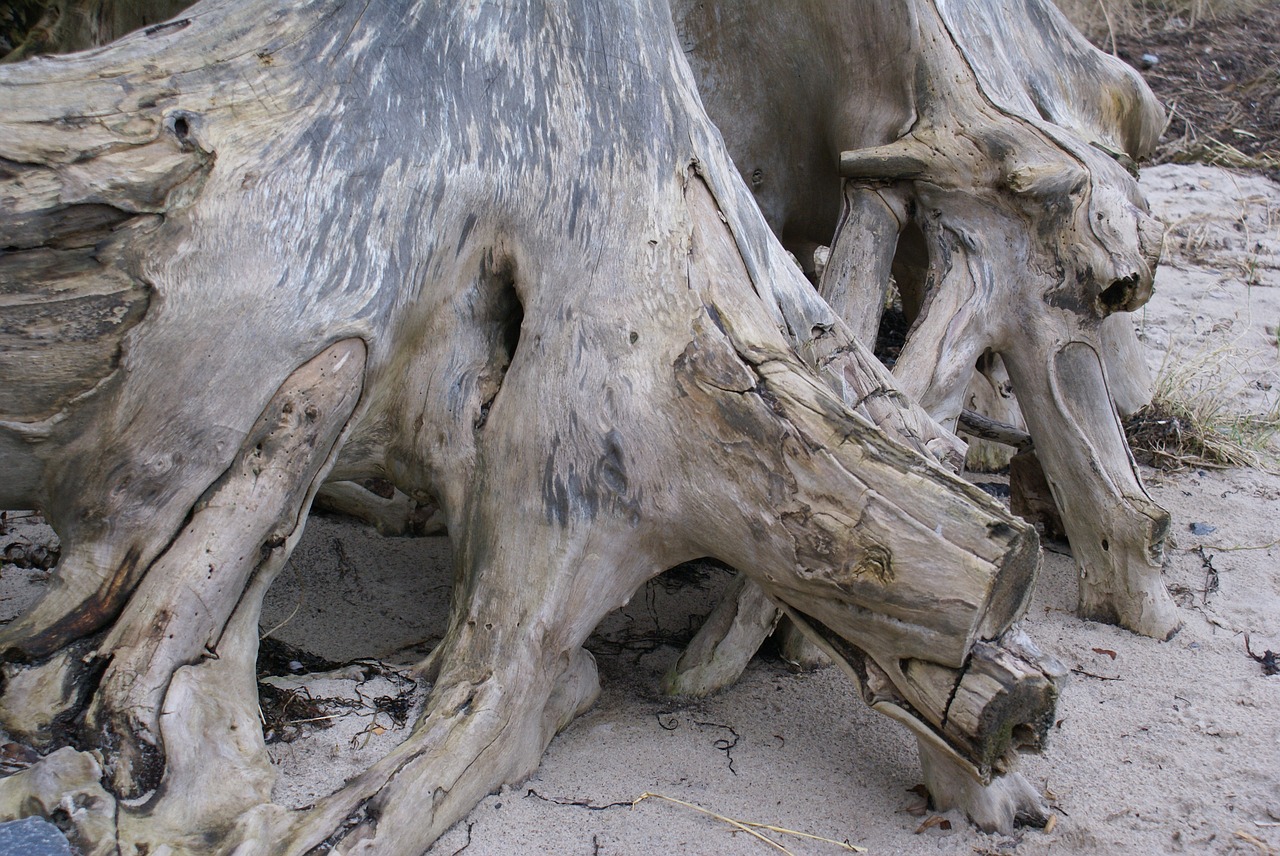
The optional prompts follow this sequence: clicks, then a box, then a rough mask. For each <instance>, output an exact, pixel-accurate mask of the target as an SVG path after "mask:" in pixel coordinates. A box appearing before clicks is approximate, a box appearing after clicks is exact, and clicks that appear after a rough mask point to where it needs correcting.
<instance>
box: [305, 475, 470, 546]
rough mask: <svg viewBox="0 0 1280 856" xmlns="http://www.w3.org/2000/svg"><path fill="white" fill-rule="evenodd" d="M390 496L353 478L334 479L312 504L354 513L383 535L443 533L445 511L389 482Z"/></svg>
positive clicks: (326, 509) (340, 511) (325, 484)
mask: <svg viewBox="0 0 1280 856" xmlns="http://www.w3.org/2000/svg"><path fill="white" fill-rule="evenodd" d="M387 486H388V487H390V488H391V490H390V493H391V495H390V496H384V495H382V493H376V492H374V491H371V490H368V489H366V488H365V487H364V486H363V485H361V484H358V483H356V482H353V481H331V482H325V483H324V484H323V485H321V486H320V492H319V493H317V494H316V499H315V502H314V503H313V504H312V507H313V508H314V509H316V510H319V511H328V512H332V513H335V514H343V515H346V516H347V517H354V518H355V519H356V520H359V521H361V522H363V523H367V524H369V525H370V526H372V527H373V528H374V529H377V530H378V534H380V535H441V534H443V533H444V531H445V523H444V515H443V514H442V513H441V512H440V510H439V509H438V508H436V507H435V506H433V505H431V504H426V505H424V504H422V503H420V502H418V501H416V500H415V499H413V497H411V496H407V495H406V494H404V493H402V492H401V491H399V490H397V489H396V488H394V487H391V485H390V483H388V484H387Z"/></svg>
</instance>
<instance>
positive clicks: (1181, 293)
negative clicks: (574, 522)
mask: <svg viewBox="0 0 1280 856" xmlns="http://www.w3.org/2000/svg"><path fill="white" fill-rule="evenodd" d="M1143 185H1144V187H1145V188H1146V191H1147V193H1148V196H1149V198H1150V200H1151V203H1152V206H1153V210H1154V211H1155V213H1156V214H1157V215H1158V216H1159V217H1161V219H1163V220H1165V221H1166V222H1167V223H1169V224H1170V229H1171V231H1170V237H1169V243H1168V247H1167V251H1166V263H1165V265H1164V266H1163V267H1162V268H1161V270H1160V272H1159V275H1158V276H1157V287H1156V295H1155V297H1153V299H1152V300H1151V303H1150V305H1149V306H1148V307H1147V308H1145V309H1144V310H1142V311H1140V312H1139V313H1137V314H1136V315H1135V316H1134V321H1135V323H1136V324H1137V327H1138V330H1139V334H1140V337H1141V339H1142V341H1143V342H1144V344H1145V346H1146V348H1147V356H1148V360H1149V363H1150V366H1151V368H1152V371H1153V372H1158V373H1161V375H1162V379H1163V382H1165V383H1175V384H1181V385H1182V386H1183V387H1184V389H1183V391H1184V392H1188V391H1191V392H1194V391H1195V389H1196V387H1195V384H1203V385H1204V386H1203V389H1204V390H1207V392H1206V393H1205V394H1206V395H1211V396H1212V397H1213V398H1214V399H1215V400H1220V401H1223V402H1225V403H1226V404H1227V405H1229V407H1231V408H1233V409H1234V410H1236V411H1239V412H1246V411H1260V410H1265V409H1266V408H1267V407H1270V406H1273V405H1274V403H1275V401H1276V398H1277V394H1278V391H1280V387H1277V386H1273V384H1280V359H1278V357H1280V350H1278V341H1277V330H1276V324H1277V321H1280V185H1276V184H1274V183H1272V182H1269V181H1267V180H1266V179H1262V178H1257V177H1248V176H1241V175H1235V174H1232V173H1228V172H1225V171H1222V170H1217V169H1213V168H1208V167H1182V166H1161V167H1156V168H1152V169H1150V170H1147V171H1146V172H1145V173H1144V178H1143ZM1201 364H1203V370H1200V369H1198V367H1199V366H1201ZM1143 477H1144V479H1145V481H1146V484H1147V486H1148V488H1149V490H1150V492H1151V494H1152V496H1153V498H1154V499H1155V500H1156V501H1157V502H1159V503H1160V504H1161V505H1163V506H1164V507H1165V508H1167V509H1169V511H1170V512H1172V514H1173V517H1174V521H1175V523H1174V538H1173V543H1172V544H1171V545H1170V546H1169V549H1168V563H1167V568H1166V575H1167V583H1168V584H1169V586H1170V588H1171V590H1172V591H1174V592H1175V595H1176V598H1177V600H1178V603H1179V605H1180V607H1181V608H1180V613H1181V617H1182V619H1183V622H1184V628H1183V630H1182V631H1181V632H1180V633H1179V634H1178V635H1177V636H1176V637H1175V638H1174V639H1173V640H1172V641H1170V642H1165V643H1161V642H1156V641H1153V640H1150V639H1145V638H1140V637H1137V636H1133V635H1131V634H1129V633H1127V632H1125V631H1123V630H1119V629H1117V628H1114V627H1109V626H1105V625H1100V624H1095V623H1092V622H1086V621H1081V620H1079V619H1077V618H1076V617H1075V616H1074V614H1073V606H1074V602H1075V597H1076V595H1075V581H1074V577H1075V569H1074V565H1073V563H1072V561H1071V559H1070V558H1069V557H1068V556H1066V555H1063V554H1061V553H1056V552H1052V551H1050V552H1047V553H1046V555H1045V561H1044V568H1043V571H1042V574H1041V578H1040V583H1039V587H1038V589H1037V592H1036V596H1035V599H1034V601H1033V603H1032V606H1031V608H1030V611H1029V613H1028V615H1027V618H1026V619H1025V623H1026V626H1027V628H1028V630H1029V632H1030V634H1031V635H1032V637H1033V638H1034V639H1035V640H1036V641H1037V642H1038V643H1039V644H1040V645H1041V647H1042V648H1044V649H1045V650H1046V651H1047V652H1048V653H1050V654H1053V655H1054V656H1056V657H1057V658H1059V659H1060V660H1061V661H1062V662H1063V663H1064V664H1066V665H1067V666H1068V667H1069V668H1071V669H1072V672H1073V674H1072V675H1071V677H1070V680H1069V682H1068V684H1067V686H1066V687H1065V690H1064V692H1063V696H1062V700H1061V703H1060V707H1059V713H1058V719H1059V721H1058V722H1057V724H1056V727H1055V729H1054V733H1053V738H1052V743H1051V745H1050V747H1049V749H1048V750H1047V751H1046V752H1045V754H1043V755H1042V756H1033V757H1028V758H1027V759H1026V761H1025V763H1024V771H1025V773H1026V775H1027V776H1028V777H1029V778H1030V780H1031V781H1032V782H1033V783H1034V784H1035V785H1036V786H1037V787H1040V788H1042V789H1043V790H1044V791H1045V793H1046V795H1047V796H1049V797H1050V799H1051V802H1052V805H1053V807H1054V814H1055V824H1054V826H1053V828H1052V829H1051V830H1050V831H1048V832H1044V831H1039V830H1024V831H1020V832H1018V833H1016V834H1014V835H986V834H982V833H980V832H978V831H976V830H975V829H974V828H972V827H971V826H970V825H969V824H968V823H967V822H966V821H965V820H964V818H963V817H960V816H958V815H956V814H954V813H951V814H947V815H943V816H941V818H938V819H934V815H932V813H929V812H925V813H923V814H922V813H921V811H920V805H919V804H920V798H919V797H918V796H917V795H916V794H915V793H914V792H912V790H911V789H912V788H913V787H914V786H915V785H917V784H919V783H920V781H921V778H920V772H919V767H918V763H917V761H916V758H915V750H914V741H913V740H912V739H911V738H910V737H909V736H908V735H907V733H906V732H905V731H904V730H903V729H902V728H900V727H899V726H896V725H895V724H893V723H892V722H890V721H888V720H887V719H885V718H883V717H880V716H878V715H876V714H873V713H871V712H870V711H869V710H867V709H866V708H865V707H864V706H863V705H862V704H861V702H860V701H858V699H857V698H856V697H855V695H854V693H853V691H852V688H851V686H850V685H849V684H848V682H847V681H846V679H845V678H844V677H843V676H842V675H841V673H840V672H839V671H838V670H836V669H826V670H822V671H818V672H814V673H796V672H794V671H793V670H792V669H791V668H790V667H789V666H788V665H787V664H785V663H783V662H782V661H780V660H777V659H770V658H767V657H765V658H759V659H757V661H755V662H754V663H753V664H752V665H751V667H750V668H749V669H748V670H747V673H746V674H745V675H744V676H743V678H742V680H741V681H740V682H739V683H738V684H737V685H736V686H734V687H733V688H731V689H729V690H727V691H725V692H724V693H721V694H720V695H717V696H715V697H713V698H709V699H705V700H701V701H696V702H684V701H675V700H672V699H669V698H665V697H663V696H661V695H659V694H658V692H657V684H658V679H659V678H660V676H661V675H662V674H663V672H664V671H665V670H666V669H667V668H668V667H669V666H670V664H671V663H672V662H673V661H674V659H675V657H676V656H677V655H678V654H679V645H680V643H681V642H682V641H683V640H684V639H687V637H688V635H689V632H690V630H691V629H692V628H693V627H696V623H697V617H698V616H700V615H702V614H704V613H705V612H706V611H707V610H708V609H709V608H710V606H711V604H712V603H713V602H714V599H715V596H716V593H717V592H718V591H719V590H720V588H721V587H723V585H724V583H725V581H726V580H727V579H728V575H727V573H726V572H724V571H720V570H716V569H713V568H708V569H703V570H701V571H698V572H688V573H684V574H682V575H680V578H679V579H671V578H668V577H662V578H659V579H658V580H655V581H653V582H651V583H650V584H649V585H648V586H647V587H646V588H645V589H644V590H643V591H641V592H638V593H637V595H636V597H635V598H633V600H632V602H631V604H630V606H629V607H627V608H626V609H624V610H623V611H621V612H620V613H617V614H615V615H613V616H610V617H609V618H608V619H607V620H606V622H605V623H604V624H603V625H602V626H601V628H600V629H599V630H598V632H597V634H596V636H595V637H594V638H593V640H592V642H591V644H590V647H591V648H592V650H593V652H594V653H595V655H596V659H597V661H598V663H599V666H600V673H601V679H602V683H603V685H604V690H603V694H602V695H601V698H600V701H599V702H598V703H597V704H596V706H595V707H594V708H593V709H592V710H591V711H590V712H588V713H587V714H586V715H584V716H582V717H581V718H580V719H578V720H577V721H576V722H574V723H573V724H572V725H571V726H570V727H569V728H568V729H567V730H566V731H565V732H564V733H562V734H561V735H560V736H558V737H557V738H556V739H555V740H554V741H553V743H552V744H551V747H550V749H549V750H548V752H547V754H546V756H545V757H544V759H543V762H542V765H541V767H540V768H539V770H538V771H537V773H536V774H535V775H534V776H533V778H531V779H530V780H528V781H527V782H524V783H521V784H520V785H518V786H514V787H510V788H506V789H504V790H503V791H502V792H500V793H497V794H494V795H491V796H489V797H488V798H487V799H485V800H484V801H483V802H481V803H480V805H478V806H477V807H476V808H475V810H473V811H472V812H471V814H470V815H469V816H468V817H467V818H466V819H465V820H463V821H462V822H460V823H459V824H457V825H456V826H455V827H454V828H453V829H452V830H450V831H449V832H448V833H447V834H446V835H445V836H444V837H442V838H441V839H440V840H439V841H438V842H437V844H436V845H435V847H434V848H432V850H431V851H429V852H431V853H432V854H445V856H448V854H454V853H458V852H465V853H467V854H468V856H489V855H490V854H524V853H529V854H537V853H550V854H583V856H590V854H633V856H647V854H669V853H686V854H738V853H742V854H767V853H770V852H773V853H777V852H781V851H779V850H778V849H776V848H774V847H771V846H769V845H767V844H765V843H763V842H762V841H760V840H758V839H755V838H752V837H751V836H749V835H748V834H746V833H745V832H742V831H740V830H735V828H734V827H732V826H730V825H728V824H727V823H725V822H723V821H719V820H716V819H713V818H711V817H708V816H705V815H702V814H699V813H698V812H696V811H694V810H693V809H690V808H687V807H684V806H681V805H677V804H675V803H672V802H668V801H665V800H661V799H658V798H656V797H654V798H649V799H645V800H644V801H642V802H640V803H639V804H638V805H636V806H635V807H631V805H630V803H631V802H632V801H634V800H636V799H637V798H639V797H641V796H642V795H643V794H646V793H651V794H660V795H663V796H665V797H669V798H672V799H676V800H681V801H684V802H687V803H691V804H695V805H697V806H700V807H702V808H704V809H706V810H708V811H713V812H716V813H719V814H721V815H725V816H729V817H732V818H736V819H739V820H747V821H757V822H762V823H768V824H771V825H776V826H781V827H787V828H789V829H793V830H797V831H801V832H804V833H807V834H810V835H816V836H823V837H826V838H830V839H833V840H835V841H848V842H850V843H852V844H854V845H857V846H860V847H865V848H867V849H868V850H869V851H870V852H872V853H880V854H917V853H919V854H974V853H979V854H982V853H1017V854H1028V856H1030V854H1041V853H1115V854H1120V853H1124V854H1129V853H1143V854H1146V853H1178V852H1187V853H1249V854H1256V853H1267V852H1277V851H1280V676H1273V677H1268V676H1266V675H1265V674H1264V672H1263V668H1262V666H1261V665H1260V664H1259V663H1258V662H1256V661H1255V660H1254V659H1253V658H1251V657H1250V656H1249V655H1248V654H1247V653H1246V651H1245V634H1246V633H1247V634H1249V637H1250V639H1251V642H1252V647H1253V650H1254V651H1255V653H1258V654H1262V653H1263V652H1265V651H1267V650H1280V573H1278V572H1277V571H1278V569H1277V558H1278V557H1280V543H1277V541H1278V539H1280V514H1278V513H1277V512H1278V511H1280V476H1277V475H1274V474H1271V473H1268V472H1265V471H1263V470H1261V469H1256V468H1253V469H1243V468H1237V469H1230V470H1221V471H1219V470H1212V469H1208V468H1203V467H1194V468H1191V469H1187V470H1185V471H1182V472H1177V473H1167V472H1162V471H1156V470H1152V469H1149V468H1144V469H1143ZM1191 524H1199V525H1197V526H1196V528H1195V531H1194V532H1193V530H1192V529H1191ZM10 525H11V527H12V528H13V532H14V534H10V535H8V536H6V537H0V549H3V547H4V544H5V543H6V539H7V540H12V539H14V538H32V539H35V540H39V539H40V538H46V539H47V538H49V537H50V536H49V533H48V532H46V531H42V530H38V529H37V528H35V527H33V526H31V525H30V523H29V521H28V522H27V523H26V524H25V525H24V523H23V521H17V522H15V523H13V524H10ZM1196 533H1200V534H1196ZM43 576H44V575H43V574H41V573H40V572H37V571H23V570H18V569H16V568H14V567H13V566H12V565H9V566H5V567H4V568H3V569H2V571H0V598H4V599H3V600H0V612H2V615H0V617H8V616H9V615H12V614H13V613H14V612H15V611H16V609H17V608H18V607H19V606H20V605H21V604H22V603H23V602H24V601H26V600H29V599H30V598H31V597H32V596H34V594H35V593H37V592H38V591H39V589H40V587H41V586H42V585H43V582H42V581H41V580H42V578H43ZM448 585H449V551H448V546H447V544H446V543H445V542H444V541H443V539H438V538H429V539H386V538H382V537H380V536H378V535H376V534H374V533H372V532H371V531H369V530H367V529H365V528H363V527H361V526H360V525H359V524H355V523H351V522H349V521H344V520H339V519H335V518H326V517H321V516H315V517H313V518H312V520H311V522H310V524H309V526H308V530H307V533H306V536H305V538H304V540H303V542H302V544H301V545H300V547H299V549H298V550H297V551H296V553H295V554H294V556H293V558H292V560H291V562H290V566H289V568H288V569H287V570H286V571H285V572H284V574H283V575H282V577H281V579H280V580H279V581H278V582H277V584H276V586H275V587H274V588H273V590H272V592H271V594H270V595H269V603H268V605H267V609H266V612H265V617H264V629H272V628H274V629H273V631H272V632H273V636H274V638H278V639H281V640H283V641H286V642H289V643H291V644H293V645H297V646H300V647H302V648H303V649H305V650H307V651H310V652H312V653H314V654H318V655H321V656H324V657H327V658H329V659H333V660H338V661H343V662H345V661H349V660H351V659H353V658H375V659H376V660H380V661H381V662H382V665H376V664H369V665H367V666H366V667H365V673H366V674H367V675H369V678H368V679H367V680H364V681H356V680H351V679H347V680H330V681H327V682H325V683H322V684H315V685H312V686H311V687H310V691H311V692H312V694H313V695H314V696H317V697H319V696H335V697H336V696H342V697H346V698H348V699H349V700H350V701H349V702H348V704H347V705H345V706H343V707H334V706H330V707H329V708H327V710H328V711H329V714H328V715H333V714H339V715H337V716H336V717H335V718H334V719H333V720H330V721H331V722H332V724H333V727H331V728H329V729H325V730H317V731H312V732H310V733H308V734H307V736H304V737H302V738H299V739H297V740H295V741H293V742H290V743H276V744H273V745H272V746H271V752H272V757H273V759H275V761H276V763H277V766H278V767H279V769H280V771H281V779H280V783H279V785H278V786H277V789H276V798H277V799H278V800H279V801H281V802H285V803H288V804H292V805H306V804H308V803H310V802H312V801H314V800H315V799H316V798H317V797H319V796H321V795H323V794H325V793H328V792H330V791H332V790H334V789H336V788H337V787H339V786H341V784H342V783H343V782H344V781H345V780H346V779H347V778H348V777H349V776H351V775H352V774H354V773H356V772H358V771H359V770H360V769H362V768H363V766H365V765H367V764H368V763H370V762H371V761H372V760H373V759H374V758H376V757H377V756H378V755H380V754H381V753H382V752H385V751H386V748H387V747H388V746H389V745H392V744H394V742H395V741H396V740H398V739H400V738H401V737H402V736H403V734H404V726H403V725H399V724H398V722H403V718H402V715H403V714H405V713H407V712H411V709H412V706H413V705H414V704H415V703H420V702H421V697H422V690H421V688H418V689H417V690H414V689H413V688H411V687H408V686H407V685H405V684H404V683H403V682H402V681H398V680H395V679H394V675H392V677H391V678H390V679H389V678H388V677H387V675H386V674H381V675H380V674H377V673H379V672H383V673H385V672H387V670H388V668H389V667H394V666H395V665H396V664H399V663H403V662H407V661H408V660H409V659H410V656H411V655H412V654H414V653H415V652H417V653H420V652H422V651H425V650H428V649H429V648H430V647H431V646H432V645H433V644H434V643H435V641H437V640H438V638H439V635H440V633H441V632H442V631H443V623H444V619H445V609H446V606H447V598H448ZM277 625H279V626H277ZM406 649H407V651H408V653H406ZM380 698H381V700H379V699H380ZM410 721H411V720H410ZM922 825H925V826H927V828H924V829H921V828H920V827H921V826H922ZM767 834H769V835H771V836H772V837H773V838H774V839H775V840H776V841H778V842H779V843H780V844H782V845H784V846H785V847H786V848H788V849H789V850H790V851H791V852H793V853H796V854H815V856H820V854H836V853H840V852H845V851H844V850H843V848H841V847H839V846H837V845H836V844H832V843H824V842H821V841H817V840H813V839H802V838H797V837H793V836H786V835H781V834H778V833H767Z"/></svg>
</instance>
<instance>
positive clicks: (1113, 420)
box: [1004, 331, 1181, 639]
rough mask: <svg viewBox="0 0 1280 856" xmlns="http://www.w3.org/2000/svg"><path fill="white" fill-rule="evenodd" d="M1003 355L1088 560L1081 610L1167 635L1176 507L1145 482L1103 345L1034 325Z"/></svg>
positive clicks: (1079, 552) (1082, 558)
mask: <svg viewBox="0 0 1280 856" xmlns="http://www.w3.org/2000/svg"><path fill="white" fill-rule="evenodd" d="M1029 333H1030V331H1029ZM1004 356H1005V364H1006V365H1007V366H1008V368H1009V373H1010V375H1011V376H1012V377H1013V381H1014V388H1015V389H1016V390H1017V393H1018V397H1019V399H1018V400H1019V404H1020V405H1021V408H1022V412H1023V415H1024V416H1025V417H1026V420H1027V425H1028V427H1029V428H1030V430H1031V434H1032V436H1033V437H1035V438H1036V454H1037V456H1038V457H1039V458H1040V462H1041V463H1042V464H1043V466H1044V471H1045V475H1046V477H1047V478H1048V481H1049V487H1050V489H1051V490H1052V493H1053V497H1054V499H1055V500H1056V502H1057V505H1058V508H1059V509H1061V511H1062V518H1063V523H1064V526H1065V528H1066V530H1067V537H1068V539H1069V540H1070V542H1071V549H1072V552H1073V554H1074V555H1075V558H1076V564H1077V565H1078V566H1079V568H1080V616H1081V617H1082V618H1089V619H1093V620H1095V621H1103V622H1106V623H1109V624H1119V625H1120V626H1121V627H1127V628H1128V629H1130V630H1132V631H1134V632H1135V633H1140V634H1142V635H1144V636H1152V637H1155V638H1156V639H1168V638H1169V637H1171V636H1172V635H1173V634H1174V633H1176V632H1177V630H1178V628H1179V627H1180V626H1181V622H1180V620H1179V618H1178V613H1177V609H1176V608H1175V606H1174V604H1173V600H1172V599H1171V598H1170V597H1169V593H1168V592H1167V591H1166V590H1165V587H1164V583H1163V581H1162V580H1161V577H1160V567H1161V559H1162V556H1163V550H1164V540H1165V537H1166V535H1167V534H1168V531H1169V514H1168V512H1166V511H1165V510H1164V509H1162V508H1160V506H1158V505H1156V504H1155V503H1154V502H1152V501H1151V499H1150V497H1148V496H1147V493H1146V491H1145V490H1144V489H1143V487H1142V483H1141V481H1140V479H1139V477H1138V473H1137V468H1136V465H1135V464H1134V462H1133V457H1132V455H1130V453H1129V446H1128V443H1127V441H1126V440H1125V437H1124V432H1123V429H1122V427H1121V425H1120V420H1119V418H1118V417H1117V415H1116V411H1115V407H1114V406H1113V405H1112V404H1111V396H1110V395H1109V393H1108V391H1107V382H1106V378H1105V375H1104V373H1103V367H1102V360H1101V357H1100V356H1099V353H1098V351H1097V349H1096V348H1095V346H1093V345H1091V344H1088V343H1086V342H1083V341H1069V342H1065V343H1064V342H1061V341H1057V340H1052V339H1046V338H1044V337H1043V336H1041V335H1039V334H1036V333H1031V334H1029V335H1027V336H1025V337H1024V338H1023V339H1021V340H1020V341H1018V342H1016V343H1015V344H1014V345H1013V346H1012V347H1011V348H1010V349H1009V350H1008V351H1007V352H1005V355H1004Z"/></svg>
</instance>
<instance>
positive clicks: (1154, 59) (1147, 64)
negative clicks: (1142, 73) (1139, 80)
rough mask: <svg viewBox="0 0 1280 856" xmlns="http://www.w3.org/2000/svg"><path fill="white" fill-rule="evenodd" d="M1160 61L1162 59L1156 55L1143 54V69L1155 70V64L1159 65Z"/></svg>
mask: <svg viewBox="0 0 1280 856" xmlns="http://www.w3.org/2000/svg"><path fill="white" fill-rule="evenodd" d="M1159 61H1160V57H1158V56H1156V55H1155V54H1143V55H1142V67H1143V68H1154V67H1155V64H1156V63H1158V62H1159Z"/></svg>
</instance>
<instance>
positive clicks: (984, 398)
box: [956, 352, 1031, 473]
mask: <svg viewBox="0 0 1280 856" xmlns="http://www.w3.org/2000/svg"><path fill="white" fill-rule="evenodd" d="M970 414H979V415H980V416H982V417H983V418H985V419H988V420H991V422H993V423H995V424H997V425H1000V426H1009V427H1011V428H1013V429H1014V430H1022V428H1023V424H1022V413H1021V412H1020V411H1019V410H1018V402H1017V399H1015V398H1014V396H1013V388H1012V384H1010V383H1009V373H1008V372H1007V371H1006V370H1005V367H1004V362H1003V361H1002V360H1001V359H1000V355H999V354H993V353H990V352H987V353H984V354H983V355H982V356H981V357H979V358H978V370H977V371H976V372H974V374H973V378H972V379H971V380H970V381H969V389H968V390H967V391H966V392H965V410H964V412H963V413H961V415H960V421H959V424H958V426H957V429H956V430H957V431H959V432H960V433H961V434H963V435H965V436H966V437H967V438H968V439H969V451H968V453H967V454H966V455H965V459H964V467H965V469H966V470H968V471H969V472H976V473H996V472H1000V471H1001V470H1003V469H1005V467H1007V466H1009V459H1010V458H1012V457H1013V455H1014V453H1015V451H1016V441H1015V440H1014V437H1015V436H1016V435H1013V434H1011V433H1002V435H999V436H997V435H996V434H995V432H992V431H983V427H984V426H982V425H980V424H977V425H975V420H973V419H970V418H967V417H968V416H969V415H970ZM1026 440H1027V441H1028V442H1029V441H1030V440H1031V438H1030V437H1029V436H1027V437H1026ZM1011 441H1013V442H1011Z"/></svg>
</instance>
